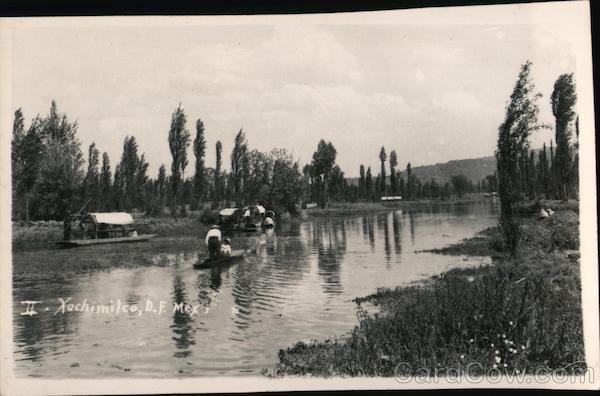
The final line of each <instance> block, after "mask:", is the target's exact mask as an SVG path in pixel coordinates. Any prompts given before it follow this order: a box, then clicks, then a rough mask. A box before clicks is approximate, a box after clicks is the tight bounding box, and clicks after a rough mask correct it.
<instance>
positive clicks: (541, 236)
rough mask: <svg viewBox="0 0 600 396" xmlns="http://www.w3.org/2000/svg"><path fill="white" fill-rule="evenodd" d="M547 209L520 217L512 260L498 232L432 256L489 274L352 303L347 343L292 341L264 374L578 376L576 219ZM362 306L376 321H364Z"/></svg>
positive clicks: (560, 208) (559, 208)
mask: <svg viewBox="0 0 600 396" xmlns="http://www.w3.org/2000/svg"><path fill="white" fill-rule="evenodd" d="M552 206H553V210H555V211H556V212H555V214H554V215H553V216H551V217H550V218H547V219H544V220H539V219H538V218H537V216H535V214H534V212H533V211H530V214H529V215H526V214H523V215H522V216H521V217H520V218H519V221H520V223H521V232H522V237H523V242H522V245H521V248H520V253H519V255H518V257H516V258H510V257H509V256H508V255H507V253H506V252H505V249H504V248H503V244H502V239H501V237H500V235H499V232H498V229H497V228H496V227H491V228H488V229H486V230H483V231H481V232H480V233H478V234H477V235H475V236H474V237H472V238H468V239H465V240H463V241H461V242H459V243H457V244H454V245H450V246H447V247H444V248H440V249H434V250H431V251H430V252H433V253H438V254H451V255H462V256H489V257H491V258H492V265H488V266H480V267H475V268H464V269H453V270H450V271H448V272H445V273H443V274H441V275H438V276H433V277H431V278H429V279H427V280H425V281H424V282H421V283H418V284H411V285H409V286H404V287H397V288H396V289H393V290H391V289H380V290H378V291H377V292H376V293H374V294H371V295H369V296H366V297H359V298H356V299H355V303H356V304H357V310H358V318H359V323H358V325H356V327H355V328H354V329H353V330H352V332H351V333H350V335H349V336H348V337H340V338H335V339H328V340H321V341H317V340H312V341H310V342H298V343H297V344H296V345H294V346H292V347H290V348H287V349H286V350H280V351H279V362H278V363H277V364H276V366H275V367H274V368H273V369H270V370H264V371H263V374H265V375H267V376H271V377H280V376H285V375H313V376H322V377H329V376H394V375H400V374H403V375H404V374H405V375H417V374H418V373H420V374H419V375H422V374H423V373H425V372H426V373H437V374H436V375H444V373H445V372H447V370H457V371H455V372H458V373H465V372H466V371H465V370H473V369H475V372H474V373H473V372H472V371H469V372H470V373H471V374H480V375H481V374H485V373H486V372H488V371H489V370H492V369H498V370H501V371H502V372H504V373H513V374H519V373H532V372H533V371H534V370H536V369H540V368H544V369H562V368H564V367H567V366H569V365H571V366H569V368H570V370H577V369H581V368H582V367H581V364H580V362H583V361H584V360H585V359H584V358H585V357H584V348H583V330H582V313H581V280H580V268H579V267H580V266H579V258H580V255H579V215H578V211H577V210H573V205H560V204H556V203H553V205H552ZM526 212H527V211H523V213H526ZM365 303H368V304H372V305H375V306H376V307H377V311H378V312H377V313H375V314H369V313H368V312H367V311H366V309H365V308H364V304H365ZM361 304H362V305H361ZM575 362H579V363H578V364H575V365H573V363H575ZM399 367H400V368H401V371H402V373H399V372H398V370H399Z"/></svg>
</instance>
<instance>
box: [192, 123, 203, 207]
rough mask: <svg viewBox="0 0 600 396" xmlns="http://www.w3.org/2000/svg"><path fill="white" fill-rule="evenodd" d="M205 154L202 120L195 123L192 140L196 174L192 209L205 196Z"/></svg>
mask: <svg viewBox="0 0 600 396" xmlns="http://www.w3.org/2000/svg"><path fill="white" fill-rule="evenodd" d="M205 153H206V139H204V124H203V123H202V120H200V119H198V120H197V121H196V138H195V139H194V156H195V157H196V169H195V170H196V172H195V173H194V182H193V183H194V185H193V205H192V206H193V207H194V208H195V207H196V206H197V204H198V200H202V199H204V197H205V195H206V174H205V173H206V170H205V168H204V155H205Z"/></svg>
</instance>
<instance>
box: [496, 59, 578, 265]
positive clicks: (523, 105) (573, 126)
mask: <svg viewBox="0 0 600 396" xmlns="http://www.w3.org/2000/svg"><path fill="white" fill-rule="evenodd" d="M531 67H532V64H531V62H529V61H527V62H525V63H524V64H523V65H522V66H521V70H520V73H519V76H518V78H517V82H516V84H515V86H514V88H513V92H512V94H511V96H510V100H509V102H508V104H507V106H506V115H505V118H504V121H503V122H502V124H501V125H500V127H499V129H498V144H497V149H496V159H497V175H498V195H499V197H500V207H501V213H500V219H499V226H500V229H501V231H502V235H503V237H504V242H505V244H506V245H507V247H508V248H509V250H510V252H511V254H512V255H513V256H514V255H516V254H517V252H518V245H519V241H520V228H519V222H518V220H517V218H516V216H515V215H516V211H517V205H518V204H519V203H520V202H522V201H524V200H525V199H535V198H538V197H540V196H543V197H546V198H557V199H561V200H563V201H567V200H568V199H569V198H577V197H578V194H579V178H578V173H579V154H578V149H579V143H578V139H579V117H578V116H577V113H576V104H577V94H576V88H575V79H574V76H573V74H572V73H571V74H562V75H560V76H559V77H558V79H557V80H556V82H555V83H554V89H553V91H552V95H551V97H550V105H551V106H552V114H553V115H554V119H555V124H554V134H555V142H556V147H554V145H553V143H552V142H551V143H550V151H549V153H548V152H547V149H546V145H544V147H543V149H542V150H541V151H540V152H539V153H538V156H537V161H536V158H535V157H536V156H535V154H534V152H533V151H531V150H530V147H529V138H530V136H531V134H533V133H535V132H536V131H538V130H540V129H544V128H551V126H549V125H543V124H540V123H539V122H538V113H539V107H538V104H537V102H538V100H539V99H540V98H541V97H542V95H541V93H539V92H537V91H536V88H535V85H534V83H533V81H532V79H531V76H530V72H531Z"/></svg>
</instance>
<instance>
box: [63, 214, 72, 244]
mask: <svg viewBox="0 0 600 396" xmlns="http://www.w3.org/2000/svg"><path fill="white" fill-rule="evenodd" d="M63 239H64V240H65V241H70V240H71V213H70V212H67V214H66V215H65V218H64V220H63Z"/></svg>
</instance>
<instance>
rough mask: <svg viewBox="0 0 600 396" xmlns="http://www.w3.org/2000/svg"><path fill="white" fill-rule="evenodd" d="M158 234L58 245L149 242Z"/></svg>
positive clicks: (75, 245) (68, 242)
mask: <svg viewBox="0 0 600 396" xmlns="http://www.w3.org/2000/svg"><path fill="white" fill-rule="evenodd" d="M156 235H157V234H144V235H138V236H129V237H121V238H99V239H73V240H70V241H57V242H56V243H57V244H59V245H61V246H63V247H77V246H89V245H101V244H106V243H119V242H142V241H147V240H148V239H150V238H154V237H155V236H156Z"/></svg>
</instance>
